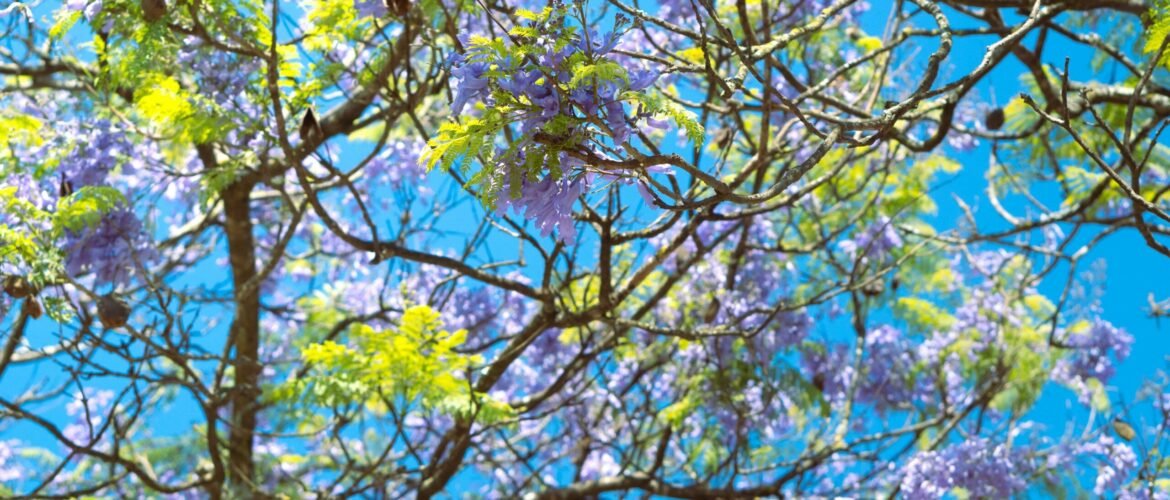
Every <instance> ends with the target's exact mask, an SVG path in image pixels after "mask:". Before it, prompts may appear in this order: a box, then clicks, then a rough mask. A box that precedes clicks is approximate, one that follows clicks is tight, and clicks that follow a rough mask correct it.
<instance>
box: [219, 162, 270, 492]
mask: <svg viewBox="0 0 1170 500" xmlns="http://www.w3.org/2000/svg"><path fill="white" fill-rule="evenodd" d="M251 190H252V185H251V183H247V182H245V183H237V184H234V185H232V186H230V187H228V188H227V189H225V190H224V192H223V203H224V205H223V206H224V218H225V232H226V233H227V239H228V252H229V257H230V262H231V267H232V281H233V285H234V290H235V294H236V296H235V306H236V311H235V318H234V319H233V320H232V326H231V331H230V334H229V338H228V341H229V342H233V343H234V347H235V353H236V355H235V361H234V368H235V384H234V386H233V389H232V393H231V428H230V429H229V437H228V482H229V483H230V484H231V486H232V488H233V489H234V490H235V491H237V492H243V491H253V485H254V482H253V480H254V477H255V464H254V463H253V457H252V445H253V440H254V438H255V434H256V414H257V413H258V412H259V409H260V406H259V404H258V400H259V398H260V384H259V378H260V370H261V365H260V362H259V350H260V295H259V293H258V287H254V286H253V287H247V286H245V284H246V283H248V282H249V280H251V279H252V278H253V277H254V276H256V246H255V241H254V239H253V235H252V219H251V207H250V206H249V195H250V192H251Z"/></svg>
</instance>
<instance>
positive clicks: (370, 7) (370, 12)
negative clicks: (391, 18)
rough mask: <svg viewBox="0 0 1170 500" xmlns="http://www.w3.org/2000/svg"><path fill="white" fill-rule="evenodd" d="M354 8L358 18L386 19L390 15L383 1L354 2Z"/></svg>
mask: <svg viewBox="0 0 1170 500" xmlns="http://www.w3.org/2000/svg"><path fill="white" fill-rule="evenodd" d="M353 8H354V10H356V11H357V12H358V17H359V18H361V17H385V16H386V15H387V14H389V13H390V10H389V9H387V8H386V5H385V4H383V3H382V0H353Z"/></svg>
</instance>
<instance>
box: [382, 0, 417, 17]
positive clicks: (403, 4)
mask: <svg viewBox="0 0 1170 500" xmlns="http://www.w3.org/2000/svg"><path fill="white" fill-rule="evenodd" d="M382 5H385V6H386V10H389V11H390V12H391V13H393V14H394V15H395V16H398V17H406V14H407V13H409V12H410V0H382Z"/></svg>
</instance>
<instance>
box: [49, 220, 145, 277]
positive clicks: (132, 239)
mask: <svg viewBox="0 0 1170 500" xmlns="http://www.w3.org/2000/svg"><path fill="white" fill-rule="evenodd" d="M63 249H64V251H65V269H66V270H67V271H68V272H69V274H71V275H73V276H79V275H81V274H83V273H86V272H91V273H93V274H94V279H95V280H97V282H98V283H114V284H118V283H126V282H128V281H129V280H130V276H131V275H132V274H133V273H134V272H135V271H136V270H137V268H138V266H139V265H142V264H143V263H145V262H149V261H151V260H153V259H154V258H155V256H156V254H157V252H156V251H155V249H154V246H153V242H151V241H150V238H149V236H148V235H147V234H146V232H145V231H144V230H143V228H142V222H141V221H139V220H138V217H137V216H136V215H134V212H131V211H129V210H127V209H125V208H118V209H115V210H113V211H111V212H109V213H106V214H105V215H103V216H102V218H101V220H100V221H99V222H98V223H97V224H96V225H95V226H93V227H86V228H83V229H81V230H79V231H70V232H69V233H68V234H67V235H66V238H65V242H64V244H63Z"/></svg>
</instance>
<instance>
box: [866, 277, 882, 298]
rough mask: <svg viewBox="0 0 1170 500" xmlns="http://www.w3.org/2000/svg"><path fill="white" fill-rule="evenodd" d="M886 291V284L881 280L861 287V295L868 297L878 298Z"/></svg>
mask: <svg viewBox="0 0 1170 500" xmlns="http://www.w3.org/2000/svg"><path fill="white" fill-rule="evenodd" d="M884 291H886V284H885V283H883V282H882V281H881V280H873V281H870V282H869V283H866V284H864V285H862V286H861V293H862V294H864V295H865V296H866V297H877V296H878V295H881V294H882V292H884Z"/></svg>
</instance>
